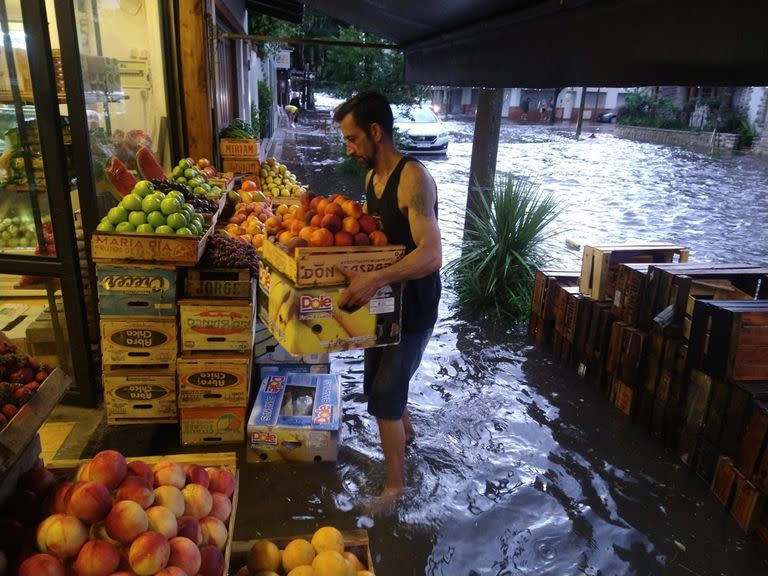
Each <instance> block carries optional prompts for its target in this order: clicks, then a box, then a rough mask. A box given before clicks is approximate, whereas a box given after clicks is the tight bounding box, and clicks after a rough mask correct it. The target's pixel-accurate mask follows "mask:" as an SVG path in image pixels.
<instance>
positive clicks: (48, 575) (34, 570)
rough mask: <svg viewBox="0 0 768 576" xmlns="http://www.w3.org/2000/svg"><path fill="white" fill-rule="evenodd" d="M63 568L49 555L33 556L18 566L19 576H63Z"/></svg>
mask: <svg viewBox="0 0 768 576" xmlns="http://www.w3.org/2000/svg"><path fill="white" fill-rule="evenodd" d="M65 574H66V572H64V566H63V565H62V564H61V562H60V561H59V560H58V559H56V558H54V557H53V556H51V555H50V554H35V555H34V556H30V557H29V558H27V559H26V560H24V562H22V563H21V566H19V576H65Z"/></svg>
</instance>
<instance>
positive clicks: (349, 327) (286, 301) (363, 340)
mask: <svg viewBox="0 0 768 576" xmlns="http://www.w3.org/2000/svg"><path fill="white" fill-rule="evenodd" d="M259 268H260V273H259V318H260V319H261V321H262V322H264V324H266V325H267V326H268V327H269V329H270V331H271V332H272V335H273V336H274V337H275V339H276V340H277V341H278V342H279V343H280V344H281V345H282V346H283V347H284V348H285V349H286V350H287V351H288V352H289V353H290V354H293V355H296V356H301V355H304V354H322V353H326V352H332V351H334V350H351V349H355V348H370V347H373V346H389V345H391V344H397V343H398V342H399V341H400V314H401V301H402V284H395V285H393V286H385V287H384V288H382V289H380V290H379V291H378V292H377V293H376V294H375V295H374V297H373V298H372V299H371V301H370V302H369V303H368V304H367V305H366V306H362V307H361V308H359V309H358V310H356V311H354V312H345V311H343V310H340V309H339V308H338V301H339V298H340V297H341V294H342V293H343V292H344V286H318V287H314V288H297V287H296V286H295V285H294V284H293V283H292V282H291V281H290V280H289V279H288V278H286V277H285V276H284V275H283V274H280V273H279V272H277V271H275V270H272V269H270V268H269V267H268V266H267V265H265V264H264V262H263V261H262V262H261V263H260V266H259Z"/></svg>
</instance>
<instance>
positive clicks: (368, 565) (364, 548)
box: [229, 528, 374, 574]
mask: <svg viewBox="0 0 768 576" xmlns="http://www.w3.org/2000/svg"><path fill="white" fill-rule="evenodd" d="M341 534H342V535H343V536H344V552H351V553H352V554H354V555H355V556H357V558H358V560H360V562H361V563H362V564H364V565H365V569H366V570H368V571H369V572H374V568H373V558H372V556H371V548H370V545H369V541H368V531H367V530H365V529H362V528H356V529H354V530H342V531H341ZM297 539H303V540H307V541H308V542H309V541H311V540H312V534H302V535H299V536H278V537H275V538H261V539H260V540H268V541H269V542H272V543H273V544H274V545H275V546H277V547H278V548H279V549H280V550H283V549H285V547H286V546H287V545H288V544H289V543H290V542H291V541H292V540H297ZM257 541H258V540H235V541H234V542H233V543H232V554H231V562H230V564H229V565H231V566H232V567H233V568H238V567H239V566H245V565H246V562H247V561H248V552H249V551H250V550H251V548H252V547H253V545H254V543H255V542H257ZM232 574H234V572H232Z"/></svg>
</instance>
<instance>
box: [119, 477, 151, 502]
mask: <svg viewBox="0 0 768 576" xmlns="http://www.w3.org/2000/svg"><path fill="white" fill-rule="evenodd" d="M115 500H116V501H118V502H119V501H120V500H133V501H134V502H136V503H137V504H138V505H139V506H141V507H142V508H144V509H145V510H146V509H147V508H149V507H150V506H152V504H153V503H154V501H155V492H154V491H153V490H152V485H151V484H150V483H149V482H147V479H146V478H145V477H144V476H128V477H127V478H126V479H125V480H123V483H122V484H120V486H119V487H118V489H117V492H116V493H115Z"/></svg>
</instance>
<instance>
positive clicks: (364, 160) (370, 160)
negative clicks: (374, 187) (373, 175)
mask: <svg viewBox="0 0 768 576" xmlns="http://www.w3.org/2000/svg"><path fill="white" fill-rule="evenodd" d="M378 151H379V145H378V144H377V143H376V142H373V153H372V154H371V155H370V156H357V161H358V163H359V164H360V165H361V166H364V167H365V168H368V169H369V170H373V168H374V166H375V165H376V153H377V152H378Z"/></svg>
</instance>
